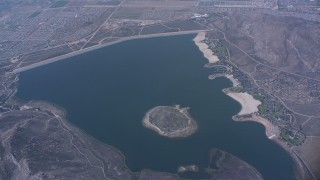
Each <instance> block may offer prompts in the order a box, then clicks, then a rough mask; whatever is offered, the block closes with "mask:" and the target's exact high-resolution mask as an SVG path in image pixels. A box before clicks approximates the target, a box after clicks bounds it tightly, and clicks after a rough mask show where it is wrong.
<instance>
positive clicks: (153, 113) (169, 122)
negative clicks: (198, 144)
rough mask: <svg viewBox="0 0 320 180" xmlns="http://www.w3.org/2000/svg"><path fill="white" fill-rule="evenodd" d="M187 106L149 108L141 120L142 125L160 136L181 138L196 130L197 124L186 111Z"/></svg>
mask: <svg viewBox="0 0 320 180" xmlns="http://www.w3.org/2000/svg"><path fill="white" fill-rule="evenodd" d="M188 109H189V108H182V107H180V106H179V105H176V106H157V107H154V108H152V109H150V110H149V111H148V112H147V113H146V115H145V116H144V118H143V120H142V124H143V126H144V127H146V128H149V129H152V130H154V131H156V132H157V133H158V134H159V135H161V136H166V137H169V138H182V137H187V136H190V135H192V134H193V133H195V132H196V130H197V128H198V125H197V122H196V121H195V120H193V119H192V117H191V116H190V114H189V113H188Z"/></svg>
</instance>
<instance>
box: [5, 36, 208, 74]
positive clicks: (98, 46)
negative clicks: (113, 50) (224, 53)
mask: <svg viewBox="0 0 320 180" xmlns="http://www.w3.org/2000/svg"><path fill="white" fill-rule="evenodd" d="M200 32H204V30H192V31H181V32H171V33H158V34H148V35H138V36H131V37H124V38H121V39H119V40H116V41H114V42H110V43H105V44H97V45H94V46H91V47H88V48H84V49H80V50H77V51H72V52H70V53H67V54H64V55H61V56H57V57H53V58H49V59H46V60H43V61H40V62H36V63H33V64H30V65H27V66H24V67H20V68H17V69H14V70H12V71H11V72H7V73H6V74H19V73H21V72H24V71H28V70H31V69H34V68H37V67H41V66H44V65H47V64H50V63H53V62H57V61H60V60H64V59H67V58H70V57H73V56H77V55H80V54H84V53H87V52H90V51H93V50H96V49H100V48H104V47H107V46H111V45H114V44H118V43H121V42H125V41H129V40H135V39H147V38H155V37H166V36H177V35H186V34H197V33H200Z"/></svg>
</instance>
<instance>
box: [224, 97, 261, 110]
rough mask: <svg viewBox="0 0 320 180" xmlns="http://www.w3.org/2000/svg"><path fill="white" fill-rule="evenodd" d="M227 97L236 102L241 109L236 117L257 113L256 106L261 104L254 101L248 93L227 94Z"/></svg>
mask: <svg viewBox="0 0 320 180" xmlns="http://www.w3.org/2000/svg"><path fill="white" fill-rule="evenodd" d="M227 95H228V96H230V97H232V98H233V99H235V100H236V101H238V102H239V103H240V104H241V106H242V109H241V111H240V112H239V113H238V115H244V114H251V113H254V112H258V106H259V105H260V104H261V102H260V101H258V100H256V99H254V98H253V97H252V96H251V95H250V94H248V93H233V92H230V93H227Z"/></svg>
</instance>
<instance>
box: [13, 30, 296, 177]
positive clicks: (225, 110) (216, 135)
mask: <svg viewBox="0 0 320 180" xmlns="http://www.w3.org/2000/svg"><path fill="white" fill-rule="evenodd" d="M193 37H194V35H184V36H176V37H162V38H152V39H143V40H133V41H128V42H123V43H120V44H116V45H113V46H109V47H105V48H102V49H98V50H95V51H92V52H89V53H86V54H82V55H78V56H75V57H72V58H68V59H66V60H63V61H59V62H56V63H53V64H50V65H47V66H43V67H40V68H36V69H33V70H30V71H27V72H24V73H22V74H21V76H20V84H19V91H18V94H17V96H18V97H20V98H22V99H24V100H31V99H38V100H46V101H49V102H53V103H55V104H58V105H60V106H62V107H64V108H65V109H66V110H67V111H68V114H67V118H68V120H70V121H71V122H72V123H73V124H75V125H77V126H78V127H80V128H82V129H83V130H85V131H86V132H87V133H89V134H91V135H93V136H94V137H95V138H97V139H99V140H101V141H102V142H105V143H107V144H110V145H112V146H114V147H116V148H118V149H119V150H121V151H122V152H123V153H124V155H125V156H126V164H127V165H128V167H129V168H130V169H131V170H133V171H139V170H141V169H143V168H148V169H151V170H156V171H167V172H176V170H177V167H178V166H179V165H189V164H196V165H199V166H202V167H205V166H208V152H209V149H210V148H212V147H216V148H219V149H222V150H225V151H227V152H229V153H231V154H233V155H235V156H237V157H239V158H241V159H242V160H244V161H246V162H247V163H249V164H250V165H252V166H254V167H255V168H257V170H258V171H260V172H261V174H262V175H263V176H264V178H266V179H292V176H293V162H292V159H291V158H290V156H289V155H288V154H287V153H286V152H285V150H283V149H282V148H281V147H280V146H278V145H277V144H275V143H273V142H272V141H270V140H269V139H268V138H267V137H266V136H265V133H264V127H263V126H262V125H260V124H256V123H253V122H242V123H239V122H234V121H233V120H232V119H231V117H232V116H233V115H234V114H236V113H237V112H238V111H239V110H240V105H239V104H238V103H237V102H236V101H234V100H232V99H231V98H229V97H228V96H226V95H225V94H224V93H223V92H222V89H223V88H226V87H230V86H231V82H229V80H227V79H225V78H218V79H216V80H213V81H210V80H208V75H209V74H210V69H206V68H203V66H204V64H205V63H206V62H207V61H206V59H204V58H203V56H202V54H201V52H200V51H199V50H198V49H197V47H196V46H195V45H194V43H193V42H192V38H193ZM175 104H179V105H182V106H183V107H190V113H191V115H192V116H193V117H194V118H195V120H196V121H197V123H198V125H199V129H198V131H197V132H196V133H195V134H194V135H192V136H190V137H188V138H185V139H178V140H177V139H176V140H173V139H169V138H166V137H162V136H159V135H157V134H156V133H155V132H153V131H152V130H150V129H146V128H144V127H143V126H142V123H141V120H142V118H143V116H144V114H145V113H146V112H147V111H148V110H149V109H151V108H153V107H155V106H159V105H175Z"/></svg>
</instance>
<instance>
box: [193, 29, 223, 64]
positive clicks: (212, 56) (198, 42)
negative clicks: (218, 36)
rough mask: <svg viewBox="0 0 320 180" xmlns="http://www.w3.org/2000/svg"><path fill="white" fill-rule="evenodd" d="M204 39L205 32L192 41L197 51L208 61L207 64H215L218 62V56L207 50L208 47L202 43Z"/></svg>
mask: <svg viewBox="0 0 320 180" xmlns="http://www.w3.org/2000/svg"><path fill="white" fill-rule="evenodd" d="M205 38H206V32H204V31H202V32H199V33H198V34H197V36H196V37H195V38H194V39H193V41H194V43H195V44H196V45H197V46H198V48H199V50H200V51H201V52H202V53H203V56H204V57H205V58H206V59H207V60H208V61H209V63H216V62H218V61H219V58H218V56H216V55H215V54H214V52H213V51H212V50H211V49H210V48H209V46H208V45H207V44H206V43H204V42H202V41H203V40H205Z"/></svg>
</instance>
